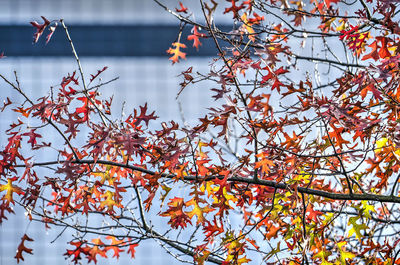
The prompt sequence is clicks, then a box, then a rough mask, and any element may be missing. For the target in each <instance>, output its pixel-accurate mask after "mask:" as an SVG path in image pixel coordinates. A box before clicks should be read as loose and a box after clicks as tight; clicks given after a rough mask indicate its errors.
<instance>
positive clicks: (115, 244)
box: [106, 236, 124, 259]
mask: <svg viewBox="0 0 400 265" xmlns="http://www.w3.org/2000/svg"><path fill="white" fill-rule="evenodd" d="M106 239H108V240H111V243H110V245H111V246H107V247H106V249H107V251H108V250H110V249H111V250H113V251H114V255H113V258H114V257H115V258H117V259H118V258H119V257H120V255H119V253H121V252H124V250H123V249H121V247H122V246H124V240H118V239H117V238H116V237H114V236H106Z"/></svg>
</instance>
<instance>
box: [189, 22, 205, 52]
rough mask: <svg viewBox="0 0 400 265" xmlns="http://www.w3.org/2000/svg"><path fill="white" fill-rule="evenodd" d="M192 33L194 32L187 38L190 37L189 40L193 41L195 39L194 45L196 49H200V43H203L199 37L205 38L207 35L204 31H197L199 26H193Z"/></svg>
mask: <svg viewBox="0 0 400 265" xmlns="http://www.w3.org/2000/svg"><path fill="white" fill-rule="evenodd" d="M192 33H193V34H192V35H189V36H188V37H187V39H188V40H192V41H193V47H196V49H197V50H199V45H202V44H201V42H200V40H199V37H200V38H204V37H205V36H206V35H205V34H204V33H199V32H198V31H197V26H194V27H193V29H192Z"/></svg>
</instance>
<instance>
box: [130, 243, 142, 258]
mask: <svg viewBox="0 0 400 265" xmlns="http://www.w3.org/2000/svg"><path fill="white" fill-rule="evenodd" d="M137 246H139V244H136V243H135V244H129V246H128V253H129V254H131V257H132V258H135V252H136V247H137Z"/></svg>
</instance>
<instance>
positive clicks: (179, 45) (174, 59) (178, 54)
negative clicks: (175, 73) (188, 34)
mask: <svg viewBox="0 0 400 265" xmlns="http://www.w3.org/2000/svg"><path fill="white" fill-rule="evenodd" d="M172 46H174V47H175V48H171V47H170V48H169V49H168V50H167V53H169V54H172V55H173V56H171V57H169V59H170V60H171V61H172V64H174V63H177V62H179V58H182V59H186V53H184V52H181V51H180V48H182V49H184V48H186V45H185V44H183V43H180V42H174V43H172Z"/></svg>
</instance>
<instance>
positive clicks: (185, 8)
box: [175, 2, 188, 14]
mask: <svg viewBox="0 0 400 265" xmlns="http://www.w3.org/2000/svg"><path fill="white" fill-rule="evenodd" d="M179 7H180V8H179V9H178V8H175V11H176V12H179V13H185V14H186V13H187V11H188V9H187V7H185V6H184V5H183V4H182V2H179Z"/></svg>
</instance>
